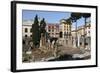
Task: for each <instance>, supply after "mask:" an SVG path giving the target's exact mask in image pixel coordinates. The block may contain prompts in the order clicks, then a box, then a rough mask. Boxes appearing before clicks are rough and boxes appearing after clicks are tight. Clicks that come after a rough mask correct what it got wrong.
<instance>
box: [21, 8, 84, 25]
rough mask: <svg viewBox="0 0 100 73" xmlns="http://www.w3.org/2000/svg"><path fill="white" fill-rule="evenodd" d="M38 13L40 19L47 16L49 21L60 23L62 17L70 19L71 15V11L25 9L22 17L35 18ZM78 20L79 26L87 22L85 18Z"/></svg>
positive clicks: (25, 18) (24, 18)
mask: <svg viewBox="0 0 100 73" xmlns="http://www.w3.org/2000/svg"><path fill="white" fill-rule="evenodd" d="M36 14H37V15H38V17H39V18H40V20H41V19H42V18H45V20H46V22H47V23H60V20H61V19H68V18H69V17H70V16H71V12H58V11H36V10H23V11H22V18H23V20H34V17H35V16H36ZM77 22H78V23H77V26H81V25H83V24H85V23H84V18H80V19H79V20H78V21H77ZM74 26H75V23H73V27H74Z"/></svg>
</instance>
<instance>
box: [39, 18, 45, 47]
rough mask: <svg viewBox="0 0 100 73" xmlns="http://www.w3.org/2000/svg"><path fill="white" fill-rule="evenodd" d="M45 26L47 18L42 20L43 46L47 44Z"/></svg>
mask: <svg viewBox="0 0 100 73" xmlns="http://www.w3.org/2000/svg"><path fill="white" fill-rule="evenodd" d="M45 27H46V22H45V19H44V18H43V19H42V20H41V21H40V35H41V42H42V43H41V44H42V46H44V45H45V43H46V30H45Z"/></svg>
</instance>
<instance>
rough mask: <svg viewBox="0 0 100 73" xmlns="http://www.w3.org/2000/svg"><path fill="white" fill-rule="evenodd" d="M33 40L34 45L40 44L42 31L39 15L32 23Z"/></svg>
mask: <svg viewBox="0 0 100 73" xmlns="http://www.w3.org/2000/svg"><path fill="white" fill-rule="evenodd" d="M32 40H33V47H34V48H35V47H37V46H39V43H40V31H39V21H38V15H36V16H35V18H34V23H33V24H32Z"/></svg>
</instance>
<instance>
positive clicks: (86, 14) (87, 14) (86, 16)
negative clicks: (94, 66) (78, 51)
mask: <svg viewBox="0 0 100 73" xmlns="http://www.w3.org/2000/svg"><path fill="white" fill-rule="evenodd" d="M90 16H91V14H90V13H83V14H82V17H83V18H84V21H85V25H84V48H85V44H86V43H85V42H86V41H85V36H86V33H85V28H86V25H87V22H86V20H87V18H89V17H90Z"/></svg>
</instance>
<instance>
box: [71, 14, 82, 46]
mask: <svg viewBox="0 0 100 73" xmlns="http://www.w3.org/2000/svg"><path fill="white" fill-rule="evenodd" d="M80 18H81V13H71V19H72V22H76V27H75V29H76V47H77V43H78V40H77V20H78V19H80Z"/></svg>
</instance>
